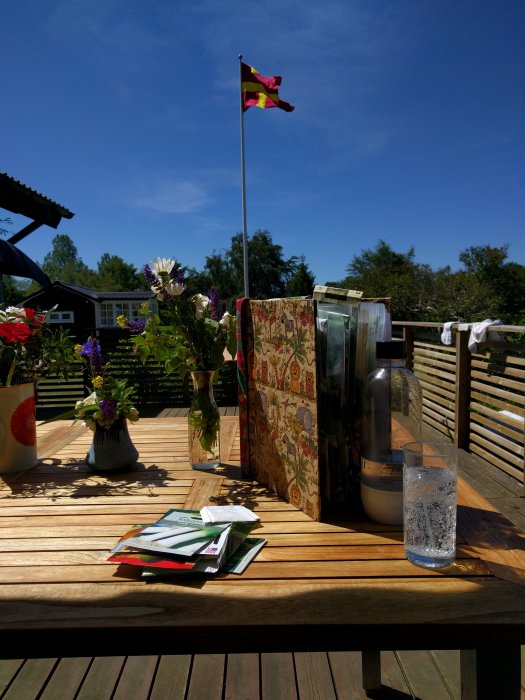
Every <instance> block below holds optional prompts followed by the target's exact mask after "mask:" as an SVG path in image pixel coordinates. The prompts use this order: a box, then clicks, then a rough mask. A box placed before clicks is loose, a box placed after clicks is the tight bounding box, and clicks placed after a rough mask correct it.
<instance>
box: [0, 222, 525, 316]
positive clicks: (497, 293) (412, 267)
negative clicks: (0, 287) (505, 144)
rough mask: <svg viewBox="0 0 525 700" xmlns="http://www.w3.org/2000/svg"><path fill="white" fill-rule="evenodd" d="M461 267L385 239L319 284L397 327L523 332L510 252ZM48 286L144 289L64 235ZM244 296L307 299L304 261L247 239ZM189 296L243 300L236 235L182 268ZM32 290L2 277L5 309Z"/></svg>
mask: <svg viewBox="0 0 525 700" xmlns="http://www.w3.org/2000/svg"><path fill="white" fill-rule="evenodd" d="M459 261H460V263H461V265H462V268H461V269H459V270H458V271H453V270H452V269H451V267H450V266H447V267H444V268H440V269H438V270H433V269H432V268H431V267H430V265H427V264H422V263H418V262H416V261H415V249H414V248H413V247H411V248H410V249H409V250H408V251H407V252H404V253H403V252H397V251H395V250H393V248H392V247H391V246H390V245H389V244H388V243H386V242H385V241H383V240H379V241H378V243H377V244H376V246H375V248H370V249H365V250H362V251H361V253H360V254H359V255H354V257H353V258H352V260H351V261H350V262H349V263H348V265H347V268H346V273H347V275H346V277H344V279H342V280H331V281H324V280H317V283H319V284H327V285H330V286H334V287H342V288H345V289H358V290H361V291H363V293H364V296H365V297H373V298H378V297H379V298H382V297H388V298H390V300H391V309H392V318H393V319H394V320H399V321H438V322H439V321H441V322H442V321H465V322H473V321H480V320H483V319H486V318H492V319H496V318H499V319H500V320H501V321H503V323H505V324H512V325H525V266H523V265H520V264H518V263H515V262H510V261H508V246H500V247H494V246H490V245H484V246H472V247H470V248H467V249H466V250H464V251H462V252H461V253H460V255H459ZM41 267H42V269H43V270H44V272H45V273H46V274H47V275H48V276H49V277H50V278H51V280H61V281H63V282H69V283H71V284H77V285H80V286H84V287H88V288H90V289H95V290H98V291H133V290H141V289H147V288H148V286H147V282H146V280H145V278H144V275H143V274H142V270H140V271H139V270H137V268H136V267H135V266H134V265H132V264H130V263H127V262H126V261H125V260H124V259H123V258H121V257H119V256H117V255H110V254H109V253H104V254H103V255H102V256H101V258H100V260H99V261H98V263H97V266H96V269H91V268H89V267H88V266H87V265H86V264H85V263H84V262H83V260H82V258H81V257H80V256H79V254H78V250H77V248H76V246H75V244H74V243H73V241H72V240H71V238H70V237H69V236H68V235H66V234H58V235H56V236H55V237H54V238H53V241H52V250H51V251H50V252H49V253H48V254H47V255H46V256H45V258H44V261H43V263H42V264H41ZM248 270H249V279H250V296H251V297H252V298H258V299H266V298H274V297H286V296H307V295H310V294H311V293H312V290H313V287H314V285H315V284H316V280H315V277H314V275H313V273H312V271H311V269H310V267H309V265H308V263H307V262H306V260H305V257H304V255H299V256H291V257H289V258H286V257H285V256H284V254H283V249H282V246H280V245H278V244H276V243H274V242H273V240H272V236H271V234H270V233H269V232H268V231H263V230H260V231H256V232H255V233H254V234H253V235H252V236H251V237H250V238H249V240H248ZM185 273H186V278H187V282H188V286H189V288H190V291H192V292H201V293H206V292H207V291H209V290H210V289H211V287H213V286H214V287H216V288H217V289H218V291H219V294H220V296H221V298H222V299H224V301H225V303H227V305H228V307H229V308H230V310H231V309H232V307H233V304H234V301H235V299H237V298H238V297H240V296H243V290H244V271H243V246H242V234H241V233H237V234H235V235H234V236H232V238H231V245H230V247H229V248H228V249H226V250H224V251H222V252H217V251H214V252H213V253H212V254H211V255H209V256H207V257H206V261H205V264H204V268H203V269H202V270H196V269H194V268H187V269H186V270H185ZM36 288H37V285H36V286H35V283H30V284H29V283H27V282H26V283H24V282H21V281H20V280H19V279H15V278H12V277H7V276H5V277H4V290H5V297H6V302H7V303H8V304H14V303H19V302H20V301H21V300H22V299H23V298H24V297H25V296H27V295H28V294H30V293H32V292H34V291H35V290H36Z"/></svg>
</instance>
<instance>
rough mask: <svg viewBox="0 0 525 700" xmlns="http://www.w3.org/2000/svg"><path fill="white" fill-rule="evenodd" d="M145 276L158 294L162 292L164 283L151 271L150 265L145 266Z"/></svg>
mask: <svg viewBox="0 0 525 700" xmlns="http://www.w3.org/2000/svg"><path fill="white" fill-rule="evenodd" d="M144 276H145V277H146V279H147V280H148V282H149V283H150V286H151V288H152V289H153V290H154V291H156V292H157V293H160V292H162V283H161V281H160V280H159V278H158V277H157V275H156V274H155V273H154V272H153V271H152V270H151V268H150V266H149V265H145V266H144Z"/></svg>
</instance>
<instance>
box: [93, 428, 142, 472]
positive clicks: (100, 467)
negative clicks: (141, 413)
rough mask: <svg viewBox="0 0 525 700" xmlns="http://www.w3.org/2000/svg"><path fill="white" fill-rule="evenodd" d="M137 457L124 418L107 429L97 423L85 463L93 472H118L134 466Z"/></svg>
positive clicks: (136, 451)
mask: <svg viewBox="0 0 525 700" xmlns="http://www.w3.org/2000/svg"><path fill="white" fill-rule="evenodd" d="M138 457H139V453H138V450H137V448H136V447H135V445H134V444H133V442H132V441H131V438H130V436H129V432H128V424H127V421H126V419H125V418H119V419H117V420H116V421H115V422H114V423H113V425H111V426H110V427H109V428H103V427H101V426H100V425H98V423H97V425H96V427H95V432H94V433H93V441H92V443H91V447H90V448H89V452H88V453H87V455H86V462H87V463H88V464H89V466H90V467H91V469H93V471H104V472H112V471H120V470H122V469H125V468H126V467H130V466H131V465H132V464H135V462H136V461H137V459H138Z"/></svg>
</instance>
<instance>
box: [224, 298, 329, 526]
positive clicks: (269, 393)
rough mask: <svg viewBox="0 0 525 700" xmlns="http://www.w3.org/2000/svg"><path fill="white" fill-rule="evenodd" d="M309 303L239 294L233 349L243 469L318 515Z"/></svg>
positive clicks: (313, 321)
mask: <svg viewBox="0 0 525 700" xmlns="http://www.w3.org/2000/svg"><path fill="white" fill-rule="evenodd" d="M315 308H316V307H315V301H313V300H312V299H269V300H264V301H261V300H252V299H241V300H239V302H238V304H237V315H238V321H239V322H238V324H237V328H238V353H237V355H238V370H239V389H240V395H239V417H240V429H241V464H242V468H243V474H245V475H246V476H250V477H252V478H254V479H256V480H257V481H258V482H260V483H261V484H264V485H266V486H268V487H269V488H271V489H272V490H273V491H274V492H275V493H277V494H278V495H279V496H281V497H282V498H284V499H286V500H287V501H289V502H290V503H292V504H293V505H295V506H297V507H298V508H300V509H301V510H302V511H304V512H305V513H306V514H307V515H308V516H309V517H311V518H313V519H314V520H319V519H320V517H321V512H320V511H321V495H320V478H319V455H318V423H317V377H316V318H315Z"/></svg>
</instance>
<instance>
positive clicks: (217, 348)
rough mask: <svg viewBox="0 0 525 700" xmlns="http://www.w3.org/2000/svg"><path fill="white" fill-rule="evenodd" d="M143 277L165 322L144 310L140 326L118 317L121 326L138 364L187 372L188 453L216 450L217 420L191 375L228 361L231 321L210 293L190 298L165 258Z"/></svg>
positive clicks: (232, 348) (180, 274)
mask: <svg viewBox="0 0 525 700" xmlns="http://www.w3.org/2000/svg"><path fill="white" fill-rule="evenodd" d="M144 274H145V276H146V279H147V280H148V282H149V284H150V287H151V290H152V291H153V292H154V293H155V295H156V297H157V299H158V300H159V301H161V302H164V304H165V314H166V317H167V318H168V319H169V322H168V323H164V322H163V321H162V320H161V318H160V316H159V315H157V314H152V315H149V309H148V308H147V307H144V308H143V309H142V310H141V313H143V314H144V316H146V317H147V318H146V319H145V321H144V322H136V321H135V322H131V321H128V320H127V319H126V318H125V317H123V316H120V317H119V318H118V319H117V320H118V322H119V324H120V325H121V326H122V327H127V328H129V329H130V330H131V331H132V333H133V334H134V335H133V337H132V341H133V342H134V343H135V345H136V349H137V352H138V354H139V357H140V358H141V360H142V362H146V361H147V359H148V358H149V357H155V358H156V359H157V360H159V361H161V362H162V363H163V364H164V367H165V369H166V372H167V373H171V372H174V371H178V372H179V373H180V374H181V375H182V376H183V377H184V376H185V375H186V374H187V373H188V372H192V376H193V379H194V388H195V395H194V400H193V402H192V406H191V407H190V412H189V415H188V421H189V425H190V438H189V439H190V451H192V447H191V446H192V445H193V444H195V443H196V441H197V440H198V443H199V444H200V447H201V448H202V450H203V451H204V452H205V453H208V454H209V453H213V452H216V451H218V449H217V446H218V432H219V426H220V417H219V412H218V409H217V406H216V405H215V403H214V401H212V399H210V392H209V391H208V390H207V385H205V382H204V377H203V376H202V375H201V376H200V377H199V378H198V379H197V375H196V374H195V373H198V372H207V373H216V372H217V370H218V369H219V368H220V367H222V365H223V364H224V362H225V360H226V359H227V358H226V352H227V353H229V356H230V358H232V359H233V357H234V356H235V352H236V347H237V337H236V323H235V318H234V317H233V316H231V315H230V314H229V313H228V312H227V311H224V310H222V309H221V308H220V304H219V296H218V293H217V290H216V289H212V290H211V291H210V293H209V296H205V295H204V294H191V293H190V292H189V290H188V287H187V283H186V280H185V279H184V271H183V269H182V267H181V265H180V264H179V263H178V262H177V261H176V260H172V259H169V258H157V260H155V261H153V262H152V263H151V265H146V267H145V268H144Z"/></svg>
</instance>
